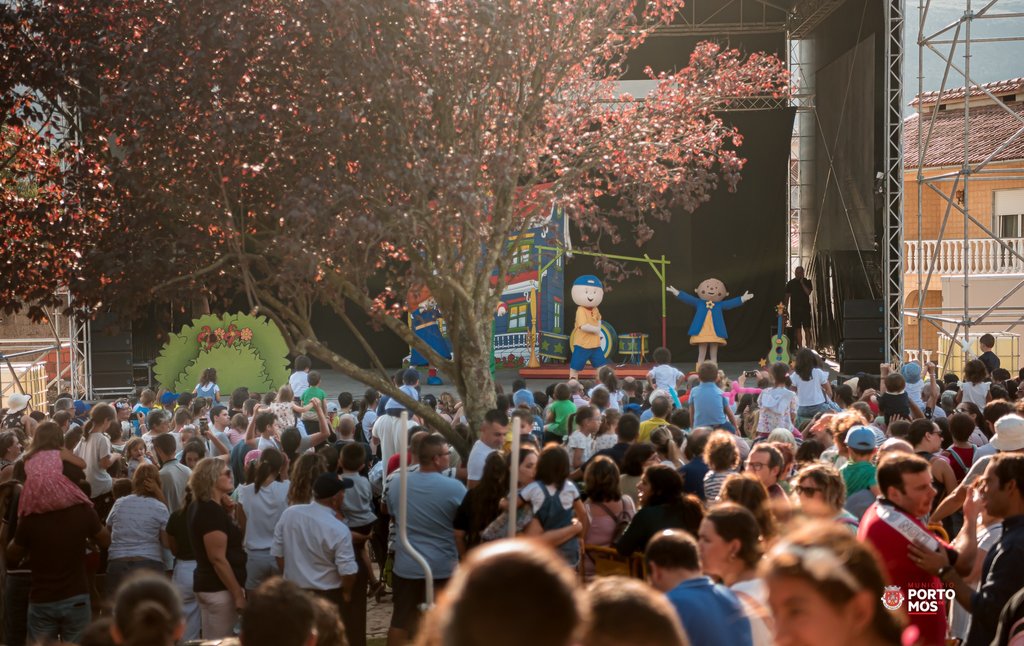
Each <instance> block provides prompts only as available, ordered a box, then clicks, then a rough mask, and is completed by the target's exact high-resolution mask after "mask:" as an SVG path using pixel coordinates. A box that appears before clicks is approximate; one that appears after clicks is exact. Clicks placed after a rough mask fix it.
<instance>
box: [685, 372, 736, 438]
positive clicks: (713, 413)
mask: <svg viewBox="0 0 1024 646" xmlns="http://www.w3.org/2000/svg"><path fill="white" fill-rule="evenodd" d="M690 405H691V406H693V423H692V424H691V426H692V427H693V428H697V427H698V426H717V425H718V424H725V423H726V422H728V421H729V418H727V417H726V416H725V396H724V394H723V393H722V389H721V388H719V387H718V386H717V385H715V383H714V382H713V381H702V382H701V383H700V384H698V385H697V386H694V387H693V390H691V391H690Z"/></svg>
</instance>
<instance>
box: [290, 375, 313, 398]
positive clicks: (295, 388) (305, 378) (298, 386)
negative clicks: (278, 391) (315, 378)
mask: <svg viewBox="0 0 1024 646" xmlns="http://www.w3.org/2000/svg"><path fill="white" fill-rule="evenodd" d="M288 386H289V387H291V389H292V395H294V396H295V397H298V398H299V399H302V393H304V392H306V389H307V388H309V373H308V372H306V371H305V370H300V371H298V372H293V373H292V376H291V377H288Z"/></svg>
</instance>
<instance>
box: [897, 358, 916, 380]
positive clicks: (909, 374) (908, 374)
mask: <svg viewBox="0 0 1024 646" xmlns="http://www.w3.org/2000/svg"><path fill="white" fill-rule="evenodd" d="M900 373H901V374H902V375H903V378H904V379H905V380H906V381H907V383H908V384H916V383H917V382H919V381H921V364H919V363H917V362H916V361H915V362H912V363H905V364H903V367H901V368H900Z"/></svg>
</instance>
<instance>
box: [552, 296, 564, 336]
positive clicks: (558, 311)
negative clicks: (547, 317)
mask: <svg viewBox="0 0 1024 646" xmlns="http://www.w3.org/2000/svg"><path fill="white" fill-rule="evenodd" d="M551 311H552V312H553V313H554V315H555V320H554V328H555V331H556V332H557V331H559V330H561V329H562V303H561V302H560V301H555V304H554V307H553V308H551Z"/></svg>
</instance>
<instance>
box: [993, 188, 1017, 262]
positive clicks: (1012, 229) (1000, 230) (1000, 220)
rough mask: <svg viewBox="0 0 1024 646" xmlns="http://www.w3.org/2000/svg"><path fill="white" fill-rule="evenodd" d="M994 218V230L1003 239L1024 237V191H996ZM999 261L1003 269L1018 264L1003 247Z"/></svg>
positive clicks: (1000, 250)
mask: <svg viewBox="0 0 1024 646" xmlns="http://www.w3.org/2000/svg"><path fill="white" fill-rule="evenodd" d="M993 218H994V219H995V222H994V223H993V225H994V226H993V229H994V230H995V233H996V234H997V235H998V236H999V237H1000V238H1001V239H1003V240H1010V239H1013V238H1021V237H1024V230H1022V228H1024V189H1014V190H1010V191H996V192H995V208H994V210H993ZM1014 246H1017V245H1014ZM999 260H1000V265H1001V266H1003V267H1008V266H1011V265H1016V264H1017V263H1016V262H1015V258H1014V256H1013V255H1012V254H1010V253H1009V252H1008V251H1007V250H1006V249H1004V248H1002V247H1000V249H999Z"/></svg>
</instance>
